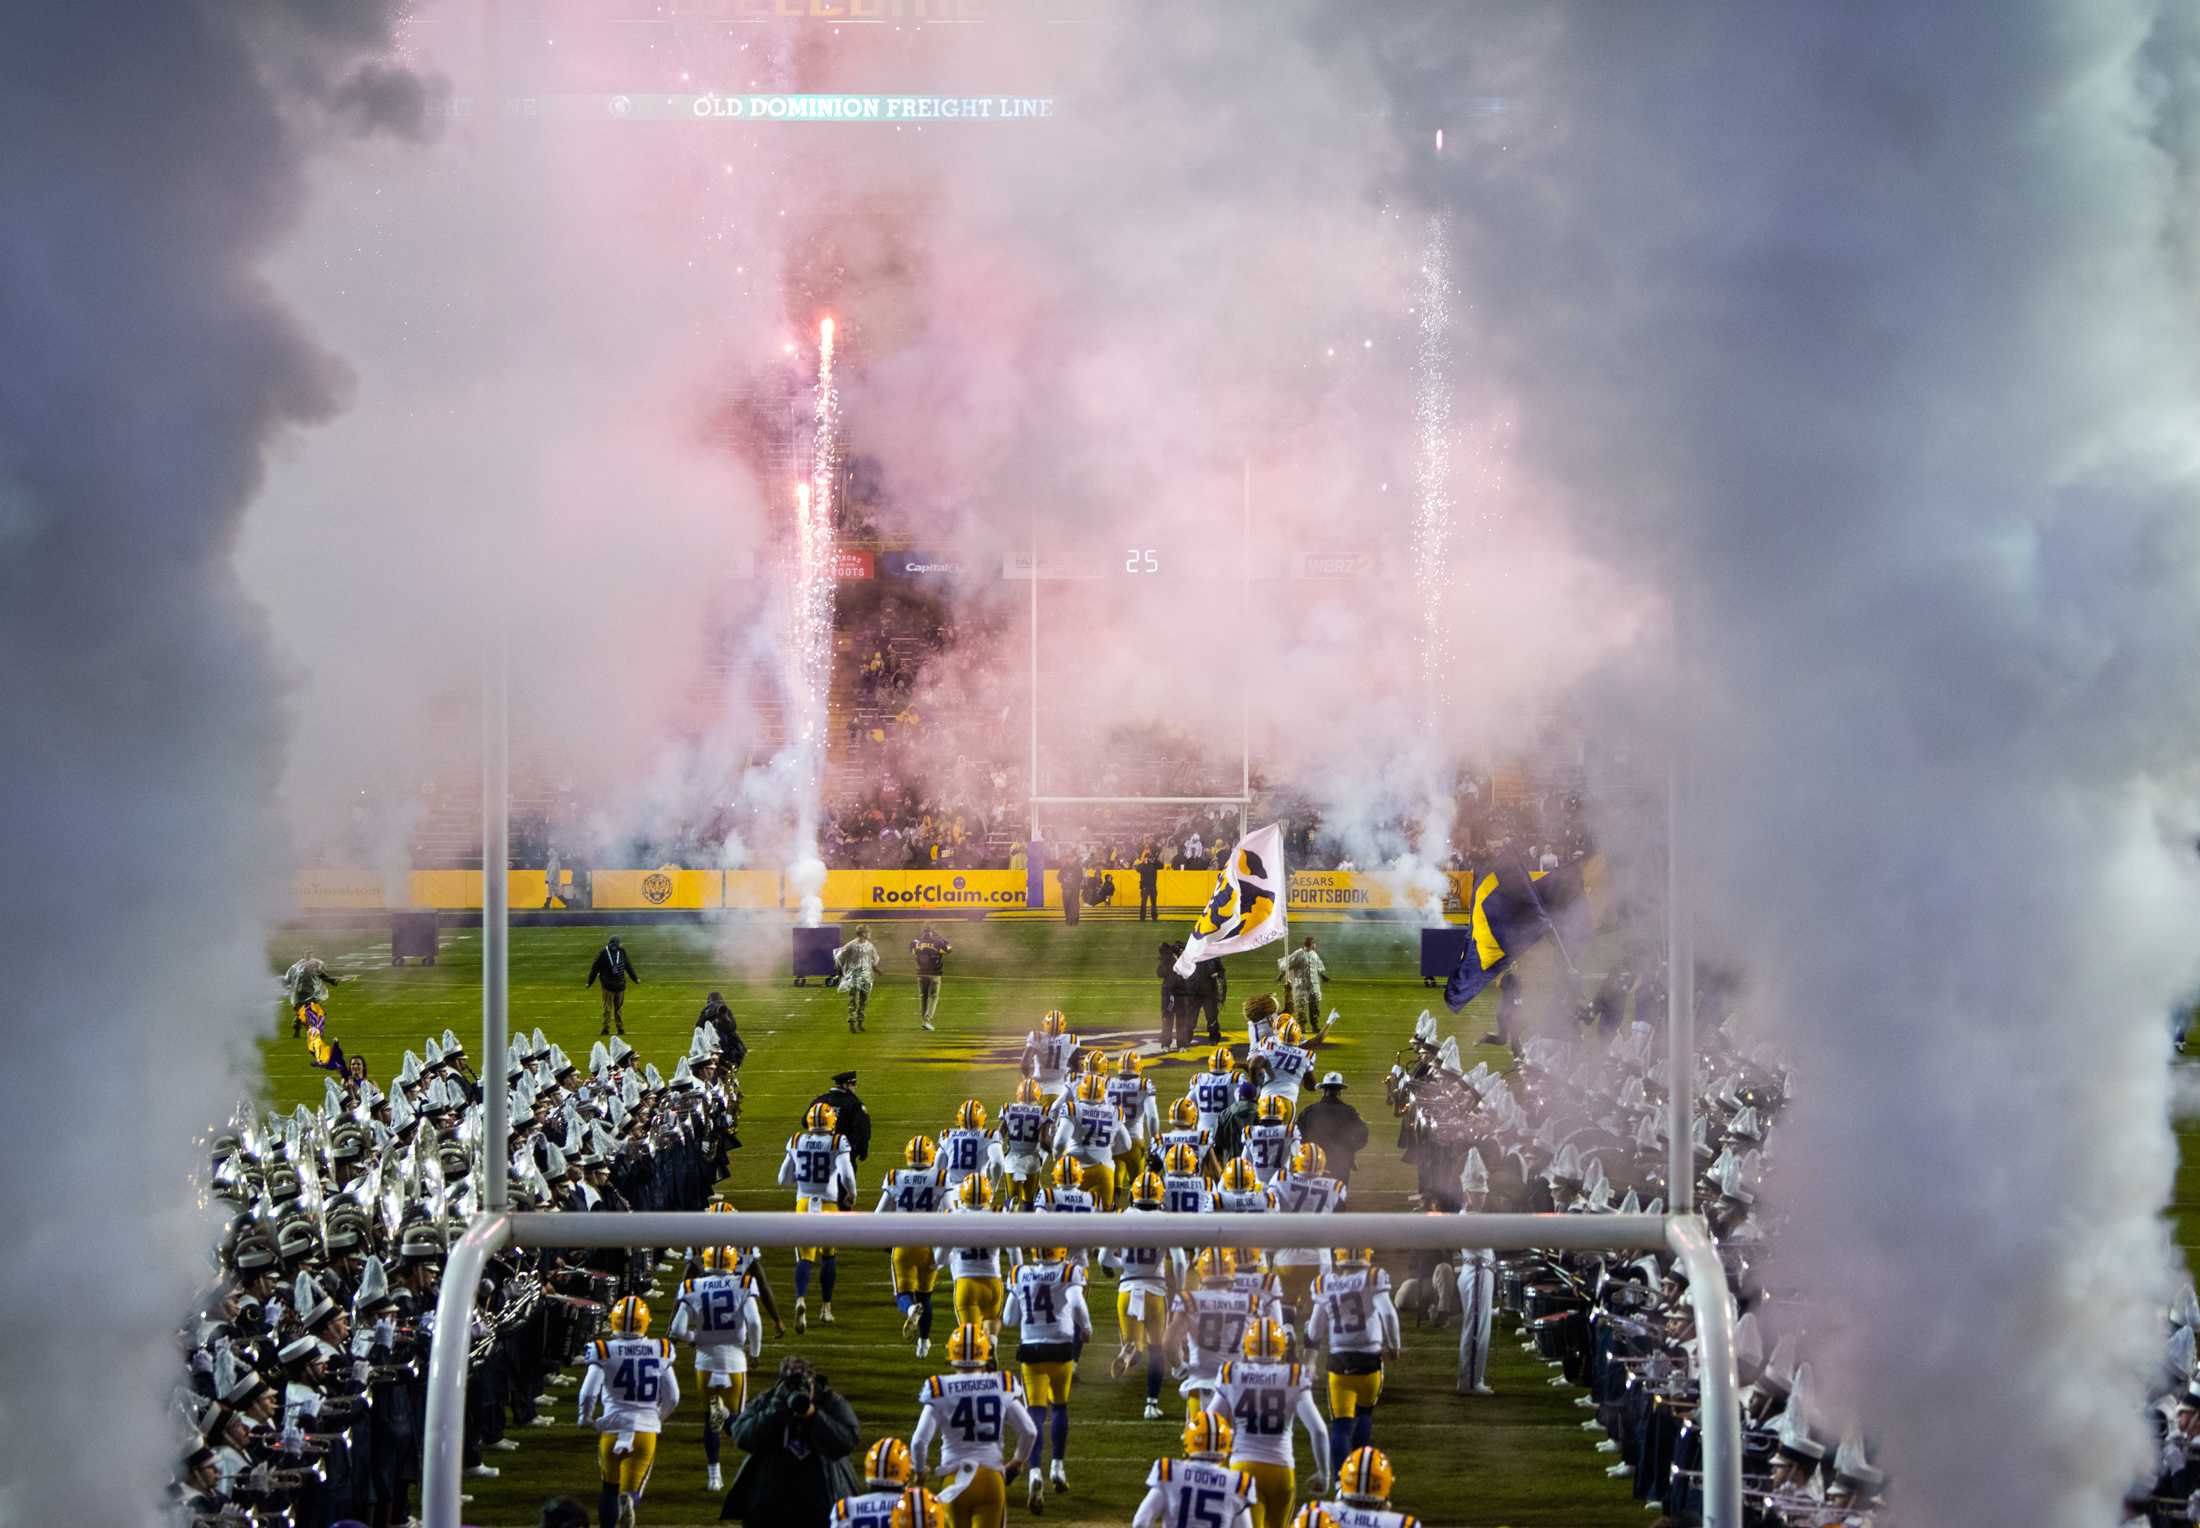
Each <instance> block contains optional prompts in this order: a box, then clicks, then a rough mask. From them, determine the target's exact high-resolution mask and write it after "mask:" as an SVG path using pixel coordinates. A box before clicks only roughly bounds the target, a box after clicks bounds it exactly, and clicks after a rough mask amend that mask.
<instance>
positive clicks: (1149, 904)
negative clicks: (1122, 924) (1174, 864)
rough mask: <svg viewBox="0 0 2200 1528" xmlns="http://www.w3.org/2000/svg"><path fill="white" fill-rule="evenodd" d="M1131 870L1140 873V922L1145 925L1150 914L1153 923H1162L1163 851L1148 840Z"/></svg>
mask: <svg viewBox="0 0 2200 1528" xmlns="http://www.w3.org/2000/svg"><path fill="white" fill-rule="evenodd" d="M1131 869H1133V870H1135V871H1137V872H1138V921H1139V922H1140V923H1144V922H1145V921H1146V917H1147V915H1148V914H1151V915H1152V916H1153V921H1154V922H1156V923H1159V922H1160V921H1161V851H1160V850H1159V849H1156V848H1155V847H1154V845H1153V840H1152V839H1150V838H1149V839H1147V840H1146V844H1145V847H1144V848H1142V849H1140V850H1139V851H1138V858H1137V859H1136V860H1135V861H1134V862H1133V863H1132V865H1131Z"/></svg>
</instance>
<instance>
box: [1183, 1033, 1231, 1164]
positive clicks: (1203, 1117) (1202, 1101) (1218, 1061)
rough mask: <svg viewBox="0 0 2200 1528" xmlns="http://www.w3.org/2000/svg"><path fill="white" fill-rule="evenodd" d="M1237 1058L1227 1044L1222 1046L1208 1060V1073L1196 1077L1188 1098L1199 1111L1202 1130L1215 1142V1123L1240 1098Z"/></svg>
mask: <svg viewBox="0 0 2200 1528" xmlns="http://www.w3.org/2000/svg"><path fill="white" fill-rule="evenodd" d="M1238 1075H1239V1074H1238V1064H1237V1057H1236V1056H1235V1055H1233V1054H1232V1053H1231V1050H1230V1047H1229V1046H1227V1045H1218V1046H1216V1047H1215V1048H1214V1053H1213V1054H1212V1055H1210V1056H1209V1057H1208V1058H1207V1070H1206V1071H1204V1072H1201V1073H1199V1074H1197V1075H1196V1076H1194V1077H1193V1078H1192V1086H1191V1090H1190V1092H1189V1094H1188V1095H1187V1096H1188V1097H1190V1099H1191V1100H1192V1105H1193V1107H1194V1108H1196V1109H1197V1110H1198V1111H1199V1128H1200V1130H1201V1132H1202V1133H1203V1134H1205V1135H1206V1137H1207V1139H1208V1140H1210V1141H1212V1140H1213V1139H1214V1135H1215V1124H1216V1122H1217V1121H1219V1120H1220V1119H1221V1118H1222V1116H1223V1115H1224V1114H1226V1113H1228V1112H1229V1109H1230V1104H1231V1102H1232V1101H1233V1100H1234V1099H1235V1098H1236V1097H1237V1085H1238Z"/></svg>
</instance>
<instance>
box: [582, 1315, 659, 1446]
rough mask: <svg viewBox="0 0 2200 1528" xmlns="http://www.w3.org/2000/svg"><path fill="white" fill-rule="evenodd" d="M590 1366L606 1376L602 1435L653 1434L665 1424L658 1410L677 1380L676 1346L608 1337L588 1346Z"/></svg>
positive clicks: (599, 1422) (602, 1383)
mask: <svg viewBox="0 0 2200 1528" xmlns="http://www.w3.org/2000/svg"><path fill="white" fill-rule="evenodd" d="M588 1365H589V1367H590V1368H592V1369H594V1370H596V1371H597V1373H598V1374H599V1375H601V1376H602V1378H601V1380H600V1381H599V1384H600V1386H601V1390H600V1398H601V1401H602V1409H601V1410H599V1411H598V1412H597V1414H596V1427H597V1430H598V1431H600V1432H607V1433H621V1432H638V1433H653V1432H656V1431H658V1430H659V1428H660V1426H661V1421H660V1419H659V1416H658V1411H657V1408H658V1407H659V1405H661V1404H662V1403H663V1400H664V1398H665V1396H666V1394H667V1392H668V1391H671V1392H672V1393H675V1394H676V1393H677V1391H676V1390H674V1389H673V1387H674V1385H675V1384H676V1381H675V1379H674V1377H673V1372H672V1344H671V1343H669V1342H667V1341H665V1340H664V1339H663V1338H662V1337H604V1338H599V1339H598V1340H596V1341H595V1342H592V1343H590V1344H589V1345H588Z"/></svg>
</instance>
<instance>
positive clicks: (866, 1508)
mask: <svg viewBox="0 0 2200 1528" xmlns="http://www.w3.org/2000/svg"><path fill="white" fill-rule="evenodd" d="M916 1473H917V1466H916V1461H915V1459H914V1458H913V1457H912V1456H911V1455H910V1453H909V1445H908V1444H906V1443H904V1442H902V1441H901V1439H899V1438H881V1439H879V1440H878V1442H876V1443H874V1444H872V1445H871V1446H870V1448H869V1449H868V1450H866V1451H865V1453H864V1455H863V1489H862V1490H861V1491H859V1492H857V1493H856V1494H855V1495H853V1496H843V1497H842V1498H841V1499H840V1500H839V1501H836V1502H834V1503H833V1515H832V1516H831V1517H830V1518H829V1519H827V1522H828V1523H829V1525H830V1528H893V1522H894V1503H896V1502H898V1501H900V1500H901V1493H902V1492H904V1491H906V1490H908V1489H909V1481H910V1478H911V1477H912V1476H914V1475H915V1474H916Z"/></svg>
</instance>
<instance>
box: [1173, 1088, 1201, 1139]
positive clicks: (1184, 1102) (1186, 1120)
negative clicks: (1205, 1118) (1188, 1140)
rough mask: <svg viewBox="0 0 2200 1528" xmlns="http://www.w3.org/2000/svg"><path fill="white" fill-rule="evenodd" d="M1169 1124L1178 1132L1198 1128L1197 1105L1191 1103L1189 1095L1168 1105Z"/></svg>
mask: <svg viewBox="0 0 2200 1528" xmlns="http://www.w3.org/2000/svg"><path fill="white" fill-rule="evenodd" d="M1169 1123H1170V1124H1171V1125H1172V1126H1174V1127H1175V1128H1177V1129H1178V1130H1197V1129H1198V1128H1199V1105H1198V1104H1195V1103H1193V1102H1192V1096H1191V1095H1190V1094H1189V1093H1187V1094H1185V1095H1184V1096H1183V1097H1182V1098H1179V1099H1177V1100H1176V1101H1174V1102H1173V1103H1171V1104H1170V1105H1169Z"/></svg>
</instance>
